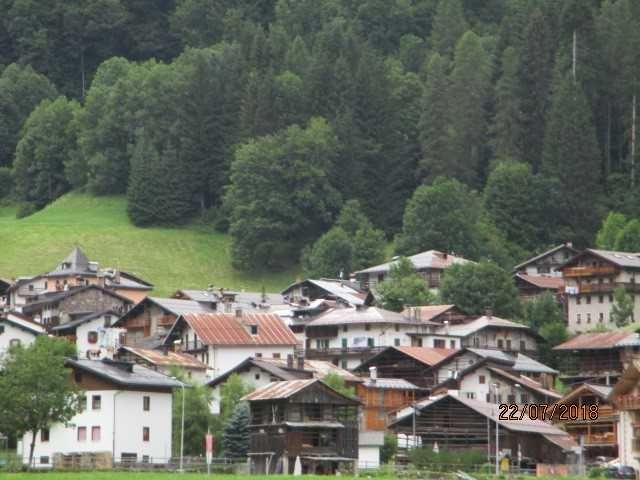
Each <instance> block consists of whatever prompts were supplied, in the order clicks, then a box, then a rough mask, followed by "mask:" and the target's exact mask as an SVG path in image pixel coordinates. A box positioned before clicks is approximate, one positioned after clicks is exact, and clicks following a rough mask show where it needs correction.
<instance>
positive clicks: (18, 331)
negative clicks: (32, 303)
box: [0, 312, 45, 357]
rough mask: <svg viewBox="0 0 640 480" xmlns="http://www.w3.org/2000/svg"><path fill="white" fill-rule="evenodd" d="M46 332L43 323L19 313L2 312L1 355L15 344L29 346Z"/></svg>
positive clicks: (0, 329)
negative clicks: (33, 320)
mask: <svg viewBox="0 0 640 480" xmlns="http://www.w3.org/2000/svg"><path fill="white" fill-rule="evenodd" d="M44 333H45V329H44V327H43V326H42V325H40V324H37V323H35V322H32V321H31V320H29V319H28V318H27V317H25V316H23V315H21V314H19V313H16V312H6V313H0V357H2V355H4V353H5V352H6V351H7V350H8V349H9V348H10V347H12V346H13V345H24V346H28V345H30V344H31V343H33V341H34V340H35V339H36V337H37V336H38V335H42V334H44Z"/></svg>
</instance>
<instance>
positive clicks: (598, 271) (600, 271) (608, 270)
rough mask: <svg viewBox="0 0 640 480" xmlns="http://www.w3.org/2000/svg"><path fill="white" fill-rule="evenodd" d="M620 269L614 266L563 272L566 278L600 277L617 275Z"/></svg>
mask: <svg viewBox="0 0 640 480" xmlns="http://www.w3.org/2000/svg"><path fill="white" fill-rule="evenodd" d="M616 273H618V269H617V268H616V267H612V266H608V265H607V266H602V267H569V268H565V269H564V270H563V271H562V275H563V276H564V277H599V276H603V275H615V274H616Z"/></svg>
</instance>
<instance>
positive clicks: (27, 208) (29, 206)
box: [16, 202, 38, 218]
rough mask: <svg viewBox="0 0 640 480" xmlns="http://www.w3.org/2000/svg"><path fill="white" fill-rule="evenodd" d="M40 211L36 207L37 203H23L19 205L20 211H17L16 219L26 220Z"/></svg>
mask: <svg viewBox="0 0 640 480" xmlns="http://www.w3.org/2000/svg"><path fill="white" fill-rule="evenodd" d="M37 211H38V207H36V205H35V203H31V202H22V203H20V204H19V205H18V210H16V218H24V217H28V216H29V215H33V214H34V213H36V212H37Z"/></svg>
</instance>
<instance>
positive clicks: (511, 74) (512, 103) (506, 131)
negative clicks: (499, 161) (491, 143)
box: [494, 47, 522, 160]
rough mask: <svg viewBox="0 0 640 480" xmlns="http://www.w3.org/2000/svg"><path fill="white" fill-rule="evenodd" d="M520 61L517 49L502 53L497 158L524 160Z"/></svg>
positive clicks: (496, 127) (498, 89)
mask: <svg viewBox="0 0 640 480" xmlns="http://www.w3.org/2000/svg"><path fill="white" fill-rule="evenodd" d="M518 61H519V58H518V52H517V51H516V49H515V48H513V47H507V48H506V49H505V50H504V52H503V53H502V62H501V64H502V73H501V75H500V80H498V83H497V84H496V91H495V101H496V115H495V120H494V134H495V156H496V157H497V158H503V159H514V160H519V159H521V158H522V152H521V151H520V139H521V138H522V132H521V131H520V123H521V118H520V112H521V108H520V96H519V93H520V85H519V78H518Z"/></svg>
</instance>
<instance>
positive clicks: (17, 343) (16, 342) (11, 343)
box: [9, 338, 20, 347]
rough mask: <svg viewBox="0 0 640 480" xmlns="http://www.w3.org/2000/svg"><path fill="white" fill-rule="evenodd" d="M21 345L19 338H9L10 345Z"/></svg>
mask: <svg viewBox="0 0 640 480" xmlns="http://www.w3.org/2000/svg"><path fill="white" fill-rule="evenodd" d="M19 346H20V339H19V338H12V339H11V340H9V347H19Z"/></svg>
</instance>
